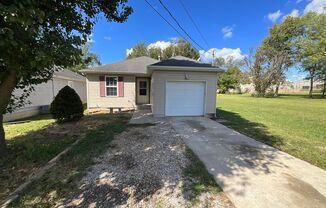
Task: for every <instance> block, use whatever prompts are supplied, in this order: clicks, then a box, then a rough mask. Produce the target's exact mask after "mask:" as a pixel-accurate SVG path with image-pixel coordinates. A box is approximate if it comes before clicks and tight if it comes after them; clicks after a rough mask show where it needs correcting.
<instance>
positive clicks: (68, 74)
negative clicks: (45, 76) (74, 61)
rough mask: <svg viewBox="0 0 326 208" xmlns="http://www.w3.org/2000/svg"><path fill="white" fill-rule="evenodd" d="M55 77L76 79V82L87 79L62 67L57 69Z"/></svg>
mask: <svg viewBox="0 0 326 208" xmlns="http://www.w3.org/2000/svg"><path fill="white" fill-rule="evenodd" d="M53 76H54V77H56V76H57V77H58V76H59V77H64V78H69V79H74V80H80V81H86V78H85V77H84V76H82V75H80V74H78V73H77V72H73V71H71V70H69V69H63V68H61V67H56V69H55V71H54V73H53Z"/></svg>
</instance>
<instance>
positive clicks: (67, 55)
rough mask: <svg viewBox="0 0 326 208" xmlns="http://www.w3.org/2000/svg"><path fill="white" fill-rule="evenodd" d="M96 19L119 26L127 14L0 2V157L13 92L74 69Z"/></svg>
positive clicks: (116, 6) (119, 0) (46, 1)
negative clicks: (56, 70)
mask: <svg viewBox="0 0 326 208" xmlns="http://www.w3.org/2000/svg"><path fill="white" fill-rule="evenodd" d="M100 13H103V15H104V17H105V18H106V19H107V20H108V21H115V22H120V23H121V22H124V21H126V19H127V18H128V16H129V15H130V14H131V13H132V8H131V7H129V6H128V5H127V0H111V1H102V0H93V1H79V0H71V1H69V2H62V1H52V0H42V1H39V0H29V1H21V0H11V1H1V2H0V16H1V17H0V25H1V28H0V98H1V99H0V155H1V156H3V155H5V152H6V151H7V148H6V143H5V132H4V129H3V124H2V122H3V114H4V113H5V111H6V109H12V108H10V105H11V104H12V103H13V102H12V101H13V99H11V94H12V92H13V90H14V89H15V88H26V87H28V86H32V85H34V84H39V83H42V82H46V81H47V80H49V79H50V78H51V77H52V74H53V70H54V67H55V66H61V67H64V68H69V67H71V66H73V65H76V64H79V63H80V62H81V53H82V50H81V45H83V44H85V43H86V41H87V36H89V35H90V34H91V31H92V28H93V26H94V24H95V23H96V20H97V19H98V18H97V17H98V14H100ZM30 89H31V90H32V87H31V88H30ZM26 94H28V92H26ZM26 94H25V95H26ZM23 96H24V95H23ZM22 100H23V99H22ZM16 101H17V100H16ZM18 101H20V100H18ZM8 107H9V108H8Z"/></svg>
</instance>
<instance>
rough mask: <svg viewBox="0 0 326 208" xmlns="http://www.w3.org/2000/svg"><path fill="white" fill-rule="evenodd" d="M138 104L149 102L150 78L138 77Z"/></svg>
mask: <svg viewBox="0 0 326 208" xmlns="http://www.w3.org/2000/svg"><path fill="white" fill-rule="evenodd" d="M136 90H137V92H136V94H137V104H148V103H149V78H137V87H136Z"/></svg>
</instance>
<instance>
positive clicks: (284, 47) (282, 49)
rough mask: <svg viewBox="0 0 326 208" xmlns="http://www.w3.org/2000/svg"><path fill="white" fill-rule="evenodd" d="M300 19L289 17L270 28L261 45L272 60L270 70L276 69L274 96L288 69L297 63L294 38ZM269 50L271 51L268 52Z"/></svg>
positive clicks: (297, 31) (267, 56)
mask: <svg viewBox="0 0 326 208" xmlns="http://www.w3.org/2000/svg"><path fill="white" fill-rule="evenodd" d="M298 23H299V20H298V18H295V17H290V16H289V17H287V18H286V19H285V20H284V21H283V22H282V23H281V24H279V25H277V24H275V25H274V26H273V27H272V28H270V29H269V35H268V37H267V38H265V39H264V40H263V42H262V45H261V47H260V48H261V50H263V51H265V53H264V56H266V58H267V59H268V60H269V61H270V63H271V64H270V67H272V68H271V69H270V70H273V71H274V80H273V83H272V84H274V85H275V86H276V89H275V94H274V96H277V95H278V89H279V86H280V84H281V82H282V80H283V78H284V74H285V72H286V71H287V69H288V68H289V67H291V66H293V65H294V64H295V58H294V57H295V55H294V53H293V50H292V48H293V47H292V46H293V45H292V44H293V40H294V39H295V38H296V37H297V36H298V33H299V27H298V26H299V24H298ZM268 51H269V52H268Z"/></svg>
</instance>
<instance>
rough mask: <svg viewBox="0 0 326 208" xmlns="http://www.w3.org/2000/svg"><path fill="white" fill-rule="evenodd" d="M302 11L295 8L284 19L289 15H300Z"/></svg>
mask: <svg viewBox="0 0 326 208" xmlns="http://www.w3.org/2000/svg"><path fill="white" fill-rule="evenodd" d="M299 16H300V11H299V10H297V9H293V10H292V11H291V12H290V13H289V14H287V15H284V16H283V20H285V19H286V18H287V17H299Z"/></svg>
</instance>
